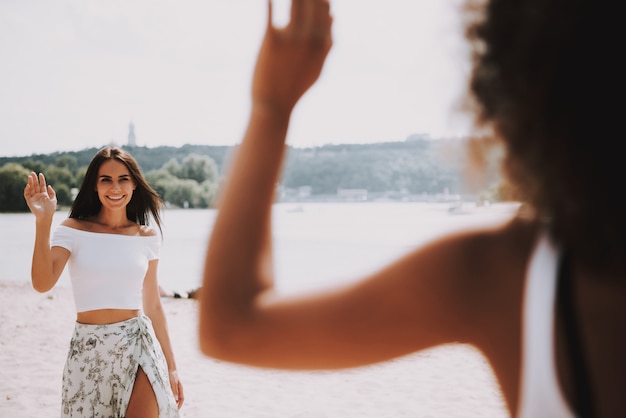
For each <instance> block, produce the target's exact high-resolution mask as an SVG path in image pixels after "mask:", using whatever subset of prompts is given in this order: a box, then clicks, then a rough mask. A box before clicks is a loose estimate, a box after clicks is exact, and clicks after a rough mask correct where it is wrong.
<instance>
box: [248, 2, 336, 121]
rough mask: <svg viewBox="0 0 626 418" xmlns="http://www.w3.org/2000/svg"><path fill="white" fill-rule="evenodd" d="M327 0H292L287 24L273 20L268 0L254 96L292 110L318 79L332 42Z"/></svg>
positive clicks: (280, 107) (255, 75) (270, 3)
mask: <svg viewBox="0 0 626 418" xmlns="http://www.w3.org/2000/svg"><path fill="white" fill-rule="evenodd" d="M331 25H332V16H331V15H330V5H329V4H328V0H293V1H292V4H291V18H290V20H289V24H287V26H285V27H284V28H276V27H274V26H273V24H272V2H271V0H268V18H267V28H266V32H265V37H264V38H263V43H262V45H261V50H260V51H259V55H258V57H257V62H256V68H255V72H254V79H253V83H252V99H253V101H255V102H256V103H262V104H265V105H270V106H273V107H278V109H280V110H287V111H291V109H292V108H293V107H294V106H295V104H296V103H297V101H298V99H300V97H301V96H302V95H303V94H304V93H305V92H306V91H307V90H308V89H309V87H311V85H313V83H315V81H316V80H317V78H318V77H319V75H320V73H321V71H322V67H323V65H324V61H325V59H326V56H327V55H328V52H329V51H330V48H331V46H332V39H331Z"/></svg>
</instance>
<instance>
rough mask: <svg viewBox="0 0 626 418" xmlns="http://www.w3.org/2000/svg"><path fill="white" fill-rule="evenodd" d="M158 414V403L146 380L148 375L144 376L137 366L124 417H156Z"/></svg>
mask: <svg viewBox="0 0 626 418" xmlns="http://www.w3.org/2000/svg"><path fill="white" fill-rule="evenodd" d="M158 416H159V405H158V404H157V400H156V395H155V394H154V390H153V389H152V385H151V384H150V381H149V380H148V376H146V374H145V373H144V371H143V370H142V369H141V367H139V368H138V369H137V377H136V378H135V385H134V386H133V393H132V394H131V395H130V401H129V402H128V408H127V409H126V415H125V417H126V418H151V417H154V418H157V417H158Z"/></svg>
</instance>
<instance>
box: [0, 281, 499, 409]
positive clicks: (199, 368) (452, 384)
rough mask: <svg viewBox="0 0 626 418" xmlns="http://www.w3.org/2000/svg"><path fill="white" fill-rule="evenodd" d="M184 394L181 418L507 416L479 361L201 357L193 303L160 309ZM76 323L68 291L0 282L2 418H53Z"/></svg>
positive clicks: (452, 352)
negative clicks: (342, 366)
mask: <svg viewBox="0 0 626 418" xmlns="http://www.w3.org/2000/svg"><path fill="white" fill-rule="evenodd" d="M163 305H164V308H165V312H166V315H167V318H168V324H169V330H170V337H171V339H172V344H173V346H174V353H175V356H176V360H177V363H178V370H179V374H180V376H181V379H182V382H183V385H184V389H185V398H186V400H185V404H184V405H183V408H182V409H181V416H182V417H218V418H223V417H226V418H229V417H247V418H249V417H252V418H256V417H258V418H261V417H263V418H265V417H267V418H269V417H272V418H277V417H280V418H350V417H359V418H364V417H372V418H374V417H375V418H386V417H389V418H395V417H424V418H426V417H433V418H434V417H476V418H478V417H480V418H504V417H508V416H509V414H508V412H507V410H506V408H505V405H504V402H503V399H502V397H501V394H500V392H499V389H498V387H497V384H496V381H495V379H494V377H493V374H492V372H491V369H490V368H489V366H488V364H487V363H486V362H485V360H484V358H483V357H482V356H481V355H480V354H479V353H478V352H476V351H475V350H473V349H472V348H470V347H467V346H461V345H456V346H443V347H438V348H436V349H432V350H428V351H425V352H421V353H417V354H414V355H411V356H407V357H403V358H401V359H397V360H394V361H390V362H387V363H382V364H377V365H373V366H368V367H362V368H356V369H349V370H341V371H322V372H286V371H278V370H267V369H259V368H251V367H244V366H239V365H233V364H230V363H225V362H220V361H216V360H214V359H211V358H208V357H205V356H203V355H202V354H201V353H200V351H199V350H198V345H197V334H196V327H197V308H198V305H197V301H195V300H191V299H169V298H164V299H163ZM74 319H75V314H74V303H73V300H72V295H71V290H70V289H69V288H66V287H57V288H55V289H52V290H51V291H50V292H48V293H44V294H40V293H37V292H35V291H34V290H33V289H32V288H31V287H30V285H29V284H23V283H16V282H11V281H0V417H2V418H22V417H24V418H30V417H38V418H40V417H56V416H59V411H60V396H61V373H62V369H63V365H64V362H65V356H66V354H67V348H68V344H69V339H70V335H71V333H72V330H73V322H74Z"/></svg>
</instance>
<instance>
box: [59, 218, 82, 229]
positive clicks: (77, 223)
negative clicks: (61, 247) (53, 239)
mask: <svg viewBox="0 0 626 418" xmlns="http://www.w3.org/2000/svg"><path fill="white" fill-rule="evenodd" d="M61 225H63V226H67V227H68V228H73V229H79V230H83V231H84V230H85V229H86V227H85V221H82V220H80V219H76V218H66V219H65V220H63V222H61Z"/></svg>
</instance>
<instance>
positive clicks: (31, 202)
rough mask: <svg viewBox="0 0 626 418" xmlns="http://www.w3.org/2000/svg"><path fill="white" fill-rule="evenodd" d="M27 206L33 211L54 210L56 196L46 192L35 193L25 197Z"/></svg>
mask: <svg viewBox="0 0 626 418" xmlns="http://www.w3.org/2000/svg"><path fill="white" fill-rule="evenodd" d="M26 201H27V203H28V207H29V208H30V210H31V211H32V212H33V213H35V212H43V213H48V212H53V211H55V210H56V206H57V199H56V197H54V198H52V197H51V196H50V195H49V194H48V192H47V191H46V192H41V193H35V194H34V195H32V196H30V197H29V198H27V200H26Z"/></svg>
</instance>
